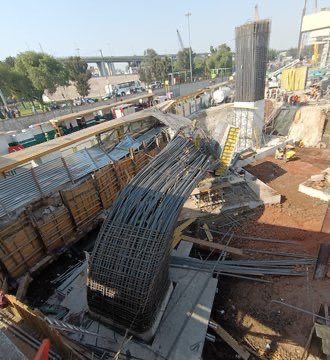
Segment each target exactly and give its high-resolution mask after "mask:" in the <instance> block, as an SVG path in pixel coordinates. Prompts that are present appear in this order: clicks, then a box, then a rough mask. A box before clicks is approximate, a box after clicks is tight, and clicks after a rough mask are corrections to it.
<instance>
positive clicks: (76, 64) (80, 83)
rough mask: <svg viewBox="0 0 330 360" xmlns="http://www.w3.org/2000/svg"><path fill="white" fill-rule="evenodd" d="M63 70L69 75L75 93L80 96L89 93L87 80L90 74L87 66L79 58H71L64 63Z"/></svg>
mask: <svg viewBox="0 0 330 360" xmlns="http://www.w3.org/2000/svg"><path fill="white" fill-rule="evenodd" d="M65 68H66V69H67V71H68V73H69V78H70V80H71V81H72V82H73V83H74V85H75V87H76V89H77V92H78V94H79V95H81V96H87V95H88V94H89V91H90V89H91V88H90V84H89V79H90V78H91V77H92V73H91V72H90V71H89V70H88V64H87V63H86V61H84V60H82V59H81V57H79V56H72V57H70V58H69V59H68V60H66V62H65Z"/></svg>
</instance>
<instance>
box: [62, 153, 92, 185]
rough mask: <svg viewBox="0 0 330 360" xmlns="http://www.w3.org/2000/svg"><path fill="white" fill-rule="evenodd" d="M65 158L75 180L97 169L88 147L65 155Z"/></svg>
mask: <svg viewBox="0 0 330 360" xmlns="http://www.w3.org/2000/svg"><path fill="white" fill-rule="evenodd" d="M64 160H65V162H66V164H67V166H68V169H69V170H70V174H71V177H72V179H73V180H78V179H80V178H82V177H83V176H85V175H87V174H89V173H90V172H92V171H94V170H96V169H97V167H96V165H95V163H94V162H93V160H92V159H91V157H90V155H89V154H88V152H87V151H86V149H84V150H81V151H77V152H76V153H74V154H71V155H68V156H65V157H64Z"/></svg>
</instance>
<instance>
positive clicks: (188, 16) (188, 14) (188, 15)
mask: <svg viewBox="0 0 330 360" xmlns="http://www.w3.org/2000/svg"><path fill="white" fill-rule="evenodd" d="M185 16H187V19H188V37H189V63H190V81H191V82H192V81H193V80H192V63H191V43H190V20H189V18H190V16H191V13H190V12H188V13H187V14H185Z"/></svg>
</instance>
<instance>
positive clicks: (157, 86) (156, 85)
mask: <svg viewBox="0 0 330 360" xmlns="http://www.w3.org/2000/svg"><path fill="white" fill-rule="evenodd" d="M161 87H162V83H161V82H160V81H157V80H154V81H151V83H150V84H149V89H151V90H154V89H160V88H161Z"/></svg>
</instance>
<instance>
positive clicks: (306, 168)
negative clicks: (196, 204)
mask: <svg viewBox="0 0 330 360" xmlns="http://www.w3.org/2000/svg"><path fill="white" fill-rule="evenodd" d="M297 155H298V159H297V160H295V161H291V162H288V163H285V162H282V161H280V160H275V159H274V158H273V157H268V158H265V159H263V160H262V161H258V162H256V163H253V164H252V165H249V166H247V168H246V169H247V170H248V171H249V172H251V173H252V174H254V175H255V176H257V177H258V178H259V179H261V180H262V181H264V182H265V183H267V184H268V185H269V186H271V187H272V188H273V189H275V190H276V191H278V192H279V193H280V194H282V203H281V204H278V205H272V206H265V207H264V208H259V209H257V211H256V212H255V213H254V215H253V216H252V217H250V218H249V219H248V220H247V221H245V222H244V223H243V224H242V225H241V226H240V227H239V228H236V229H235V231H237V232H240V233H243V234H246V235H253V236H258V237H268V238H273V239H282V240H296V241H297V242H298V245H288V244H272V243H264V242H259V241H258V242H257V241H250V240H248V241H247V240H240V241H239V240H236V241H232V242H231V246H237V247H243V243H244V247H245V248H247V247H249V248H252V249H264V250H274V251H275V250H276V251H284V252H288V253H299V254H304V255H305V256H306V257H310V256H312V257H317V254H318V248H319V244H320V243H322V242H329V241H330V234H325V233H320V230H321V227H322V223H323V220H324V216H325V213H326V210H327V207H328V204H327V203H326V202H323V201H320V200H317V199H315V198H311V197H309V196H307V195H305V194H302V193H300V192H299V191H298V185H299V184H300V183H301V182H303V181H305V180H307V179H308V178H309V177H310V176H311V175H314V174H318V173H319V172H320V170H324V169H325V168H327V167H329V164H330V149H325V150H318V149H299V150H298V153H297ZM260 257H263V258H264V259H266V258H267V259H268V258H271V257H270V256H268V255H262V256H261V255H260V256H259V258H260ZM254 258H256V256H254ZM276 258H277V259H279V258H280V257H276ZM287 259H288V258H287ZM307 273H308V275H307V276H306V277H284V276H282V277H281V276H277V277H275V276H272V277H270V276H269V277H267V278H266V279H267V280H270V281H271V283H259V282H254V281H247V280H240V279H234V278H230V277H220V279H219V286H218V287H219V294H218V295H217V297H216V299H215V303H214V307H213V316H214V318H216V321H217V322H218V323H219V324H221V325H222V326H223V327H224V328H225V329H226V330H227V331H229V332H230V334H231V335H232V336H233V337H234V338H235V339H237V340H238V341H239V342H240V343H241V344H244V345H247V346H248V347H249V349H253V350H254V352H255V358H262V359H284V360H286V359H287V360H289V359H293V360H295V359H301V355H302V353H303V349H304V346H305V344H306V341H307V338H308V336H309V333H310V330H311V327H312V324H313V319H312V316H310V315H305V314H303V313H301V312H297V311H295V310H292V309H290V308H288V307H284V306H283V305H278V304H275V303H272V302H271V300H281V301H284V302H286V303H288V304H292V305H295V306H298V307H300V308H303V309H306V310H308V311H312V312H314V313H317V312H318V311H319V309H320V305H321V304H323V303H327V304H330V279H329V278H326V279H325V280H319V281H316V280H313V268H310V269H307ZM319 349H320V341H319V340H318V339H317V338H315V340H313V343H312V346H311V350H310V353H311V355H310V357H309V359H315V358H318V357H317V356H320V358H321V359H322V358H323V357H322V353H320V351H319ZM204 356H205V358H206V359H235V358H236V359H237V355H235V353H234V352H233V351H231V349H230V348H229V347H228V345H226V344H225V343H224V342H216V343H215V344H210V343H207V346H206V347H205V354H204ZM252 358H253V356H252Z"/></svg>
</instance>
